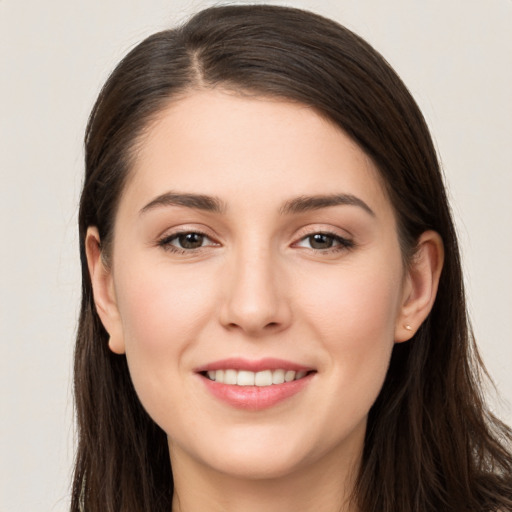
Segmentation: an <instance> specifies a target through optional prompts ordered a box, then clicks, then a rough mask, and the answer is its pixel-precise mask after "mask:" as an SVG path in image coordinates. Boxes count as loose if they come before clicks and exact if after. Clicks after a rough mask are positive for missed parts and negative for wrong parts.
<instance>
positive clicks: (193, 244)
mask: <svg viewBox="0 0 512 512" xmlns="http://www.w3.org/2000/svg"><path fill="white" fill-rule="evenodd" d="M178 240H179V242H180V245H181V247H183V248H184V249H197V248H198V247H201V246H202V245H203V240H204V236H203V235H201V234H200V233H187V234H186V235H180V236H179V238H178Z"/></svg>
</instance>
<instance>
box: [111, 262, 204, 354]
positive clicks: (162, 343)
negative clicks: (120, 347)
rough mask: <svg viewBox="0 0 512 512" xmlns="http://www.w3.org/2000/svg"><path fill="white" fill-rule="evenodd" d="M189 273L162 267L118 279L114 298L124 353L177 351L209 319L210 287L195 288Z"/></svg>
mask: <svg viewBox="0 0 512 512" xmlns="http://www.w3.org/2000/svg"><path fill="white" fill-rule="evenodd" d="M127 270H128V269H127ZM190 270H191V269H190ZM190 270H189V271H180V272H176V271H172V270H170V269H169V267H168V266H166V265H165V264H162V265H157V266H153V267H152V268H147V266H146V267H143V268H139V269H135V270H134V269H133V267H132V268H131V269H130V271H129V273H128V272H126V273H125V274H126V275H124V276H123V275H121V276H120V279H119V280H118V281H119V282H120V283H122V286H121V287H120V288H119V289H118V290H116V294H117V296H118V297H119V302H118V305H119V310H120V313H121V319H122V323H123V332H124V334H125V338H126V339H125V341H126V343H127V351H130V350H131V349H136V348H137V346H140V348H144V350H145V351H148V352H154V351H156V352H159V351H165V350H166V349H169V350H177V349H179V348H180V345H181V342H182V340H186V339H189V338H190V337H192V336H193V335H194V332H195V331H196V330H197V329H198V328H200V326H201V325H202V323H203V322H204V321H206V320H207V319H208V317H209V316H210V314H211V311H210V308H211V304H212V303H213V302H214V301H213V300H211V299H209V295H210V294H211V291H212V286H201V287H199V286H197V284H196V283H195V282H194V280H195V279H197V275H194V273H193V272H192V271H190ZM128 274H129V275H128Z"/></svg>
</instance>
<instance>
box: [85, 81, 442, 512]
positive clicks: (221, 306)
mask: <svg viewBox="0 0 512 512" xmlns="http://www.w3.org/2000/svg"><path fill="white" fill-rule="evenodd" d="M139 148H140V149H139V152H138V154H137V156H136V159H135V163H134V166H133V169H132V170H131V175H130V179H129V180H128V183H127V185H126V187H125V190H124V191H123V194H122V197H121V201H120V205H119V210H118V212H117V216H116V222H115V228H114V240H113V246H112V254H111V258H110V261H111V266H110V267H109V268H106V267H105V266H104V264H103V263H102V258H101V255H100V249H99V242H100V240H99V236H98V233H97V230H96V229H95V228H93V227H91V228H90V229H89V232H88V236H87V242H86V246H87V252H88V261H89V267H90V271H91V276H92V281H93V288H94V293H95V301H96V305H97V309H98V313H99V314H100V317H101V319H102V321H103V323H104V325H105V328H106V329H107V331H108V332H109V334H110V336H111V338H110V348H111V349H112V350H113V351H114V352H116V353H119V354H124V353H125V354H126V357H127V359H128V364H129V368H130V374H131V376H132V379H133V382H134V385H135V388H136V390H137V393H138V395H139V398H140V400H141V402H142V404H143V405H144V407H145V408H146V410H147V411H148V413H149V414H150V415H151V417H152V418H153V419H154V420H155V422H156V423H158V425H160V426H161V427H162V428H163V429H164V431H165V432H166V433H167V435H168V439H169V452H170V457H171V462H172V466H173V472H174V475H175V488H176V494H175V499H174V503H173V510H174V511H181V512H188V511H193V510H211V511H239V510H244V511H246V512H251V511H253V510H254V511H256V510H258V511H259V510H262V509H263V508H262V507H264V509H265V510H268V511H271V512H272V511H274V510H275V511H278V510H279V511H285V512H286V511H292V510H293V511H294V512H295V511H296V510H303V511H307V510H311V511H313V510H314V511H315V512H318V511H320V512H329V511H340V510H345V511H349V510H355V509H353V508H351V505H350V504H349V502H348V496H349V494H350V492H351V490H352V486H353V482H354V475H355V474H356V473H357V469H358V467H359V463H360V457H361V452H362V447H363V440H364V434H365V428H366V420H367V415H368V411H369V409H370V407H371V405H372V404H373V402H374V401H375V399H376V397H377V395H378V393H379V391H380V389H381V386H382V383H383V381H384V378H385V375H386V371H387V368H388V364H389V359H390V355H391V350H392V348H393V345H394V343H397V342H404V341H407V340H408V339H409V338H410V337H412V335H413V334H414V332H415V330H416V329H417V328H418V327H419V325H420V324H421V322H422V321H423V320H424V319H425V318H426V316H427V315H428V312H429V311H430V309H431V307H432V304H433V301H434V298H435V293H436V289H437V283H438V279H439V274H440V270H441V266H442V243H441V241H440V239H439V236H438V235H437V234H436V233H433V232H426V233H424V234H423V235H422V237H421V238H420V240H419V241H418V251H417V254H416V257H415V258H414V259H413V261H412V262H411V264H410V266H408V267H407V268H404V266H403V263H402V257H401V253H400V247H399V243H398V237H397V230H396V220H395V216H394V211H393V208H392V205H391V204H390V202H389V199H388V197H387V195H386V193H385V191H384V187H383V185H382V183H381V180H380V177H379V174H378V171H377V169H376V168H375V166H374V164H373V163H372V161H371V160H370V159H369V158H368V157H367V156H366V155H365V153H364V152H363V151H362V150H361V149H360V148H359V147H358V146H357V145H356V144H355V143H354V142H353V141H352V140H351V139H349V138H348V137H347V136H346V135H345V134H344V133H343V132H342V131H341V130H340V129H339V128H337V127H336V126H334V125H333V124H331V123H330V122H328V121H326V120H325V119H324V118H322V117H321V116H319V115H317V114H316V113H315V111H314V110H312V109H310V108H308V107H306V106H302V105H297V104H294V103H288V102H284V101H282V100H279V101H278V100H273V99H268V98H256V97H249V96H247V95H244V96H242V95H238V94H236V93H234V92H227V91H223V90H203V91H195V92H191V93H190V94H189V95H188V96H186V97H185V98H182V99H180V100H179V101H176V102H174V103H170V105H169V106H168V108H166V110H165V111H163V112H161V113H160V115H159V117H158V119H157V120H156V121H154V122H153V123H152V125H151V126H150V127H149V128H148V130H147V131H146V134H145V136H144V139H143V140H142V141H141V143H140V145H139ZM170 191H172V192H173V193H180V194H184V193H186V194H202V195H207V196H212V197H215V198H217V200H218V202H219V203H220V204H221V205H222V211H220V212H217V211H205V210H203V209H198V208H194V207H190V206H183V205H170V204H167V205H165V204H157V205H155V204H153V205H152V206H151V207H147V205H149V204H151V203H152V202H153V201H154V200H155V198H157V197H159V196H161V195H162V194H164V193H167V192H170ZM332 194H348V195H350V196H351V197H356V198H358V200H360V201H362V202H364V205H366V206H367V207H368V208H369V209H371V212H372V213H370V212H369V211H368V210H367V209H366V208H365V207H364V206H361V205H360V204H340V205H335V206H326V207H323V208H316V209H309V210H306V211H293V210H292V211H289V210H290V208H289V209H288V211H283V210H286V208H285V206H286V205H287V204H288V205H289V204H290V201H293V200H294V199H296V198H299V197H303V196H317V195H319V196H326V195H332ZM145 207H147V208H146V210H145V211H142V212H141V210H144V208H145ZM179 232H181V233H190V232H200V233H204V234H205V235H206V236H205V237H204V238H203V239H202V246H200V247H198V248H193V249H183V248H180V247H179V246H180V241H179V239H177V238H176V233H179ZM315 233H317V234H318V233H324V234H325V233H328V234H330V235H329V236H331V238H329V237H327V238H325V239H324V240H323V241H324V242H326V243H324V244H323V245H320V248H318V247H319V246H318V245H315V246H313V245H312V243H314V240H313V239H312V238H311V237H312V235H313V234H315ZM173 236H174V238H173ZM332 237H334V238H332ZM336 237H339V238H336ZM162 240H164V241H165V244H164V243H163V242H162ZM344 240H348V243H347V242H345V241H344ZM331 242H332V247H330V248H329V247H328V245H329V244H330V243H331ZM406 325H410V326H411V327H412V329H410V330H409V329H407V328H406ZM228 357H243V358H245V359H250V360H258V359H261V358H264V357H275V358H280V359H285V360H290V361H293V362H296V363H300V364H303V365H305V366H307V367H310V368H313V369H314V370H315V373H314V375H313V376H312V378H310V381H309V382H308V384H307V385H306V386H305V387H304V388H303V389H302V390H301V391H300V392H299V393H298V394H296V395H294V396H293V397H291V398H289V399H287V400H285V401H283V402H281V403H279V404H277V405H275V406H273V407H270V408H267V409H264V410H259V411H247V410H241V409H239V408H236V407H232V406H230V405H228V404H226V403H224V402H222V401H220V400H218V399H217V398H215V397H213V396H212V394H211V393H210V392H209V391H208V390H207V388H206V386H205V385H204V382H203V378H202V377H200V376H199V375H198V374H197V372H195V369H196V368H198V367H199V366H201V365H204V364H207V363H210V362H212V361H217V360H220V359H224V358H228ZM340 507H341V508H340Z"/></svg>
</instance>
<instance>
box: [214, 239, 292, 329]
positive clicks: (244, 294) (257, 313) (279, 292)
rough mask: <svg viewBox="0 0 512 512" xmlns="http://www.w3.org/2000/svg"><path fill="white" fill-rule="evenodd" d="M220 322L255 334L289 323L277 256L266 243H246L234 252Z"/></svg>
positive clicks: (287, 306) (287, 307)
mask: <svg viewBox="0 0 512 512" xmlns="http://www.w3.org/2000/svg"><path fill="white" fill-rule="evenodd" d="M228 265H229V268H228V274H229V278H228V280H227V290H226V296H225V303H224V304H223V312H222V322H223V324H224V325H225V326H227V327H230V328H235V327H236V328H239V329H242V330H243V331H245V332H247V333H249V334H251V335H258V334H262V333H264V332H267V331H269V330H272V331H275V330H278V329H280V328H283V327H285V326H286V325H287V323H288V321H289V317H290V314H289V305H288V304H287V303H286V300H285V295H284V293H283V291H284V290H283V289H282V288H280V284H282V275H280V272H279V264H278V257H277V255H275V254H274V253H273V251H272V249H271V248H270V247H268V246H266V245H265V244H261V243H260V244H258V243H257V244H256V245H255V244H248V245H245V246H243V247H240V248H238V249H236V250H234V251H233V254H232V258H231V261H230V262H229V264H228Z"/></svg>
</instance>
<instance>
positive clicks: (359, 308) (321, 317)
mask: <svg viewBox="0 0 512 512" xmlns="http://www.w3.org/2000/svg"><path fill="white" fill-rule="evenodd" d="M345 270H346V269H345ZM345 270H344V271H343V272H340V274H339V275H338V276H336V277H335V278H332V277H333V276H331V279H329V280H325V281H324V284H323V285H322V287H318V286H316V287H315V286H312V285H311V286H308V292H307V297H308V298H307V302H305V304H306V313H305V314H304V317H305V318H307V319H309V320H308V321H309V327H310V329H313V330H314V331H315V335H316V336H317V337H318V339H320V340H321V341H322V344H323V347H324V349H325V351H326V353H327V354H329V363H328V367H329V368H328V369H329V370H330V371H332V372H333V375H335V379H336V381H337V383H338V387H339V388H342V389H345V390H347V389H351V390H352V391H353V393H354V394H353V397H354V398H355V400H354V406H356V404H357V402H358V401H360V403H361V404H362V403H364V404H366V405H365V407H368V408H369V407H370V406H371V404H372V403H373V401H374V400H375V398H376V396H377V394H378V393H379V391H380V388H381V386H382V383H383V381H384V378H385V375H386V372H387V368H388V365H389V359H390V357H391V351H392V349H393V346H394V333H395V322H396V318H397V314H398V311H399V305H400V299H401V268H399V267H397V268H396V269H389V268H388V269H387V270H385V271H382V270H381V269H380V268H379V266H378V265H372V266H370V265H369V266H367V267H363V268H361V267H358V269H357V271H356V270H354V271H353V272H351V271H345ZM338 391H339V390H338Z"/></svg>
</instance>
